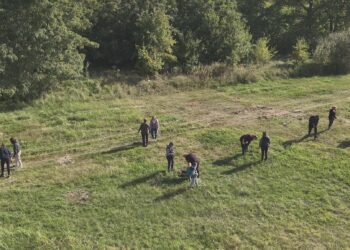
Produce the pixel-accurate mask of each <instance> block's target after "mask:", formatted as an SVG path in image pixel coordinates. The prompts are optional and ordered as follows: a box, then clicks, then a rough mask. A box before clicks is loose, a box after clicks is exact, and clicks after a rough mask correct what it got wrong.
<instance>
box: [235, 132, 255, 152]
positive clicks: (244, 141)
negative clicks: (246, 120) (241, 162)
mask: <svg viewBox="0 0 350 250" xmlns="http://www.w3.org/2000/svg"><path fill="white" fill-rule="evenodd" d="M256 139H258V137H257V136H256V135H251V134H246V135H242V136H241V138H239V141H240V142H241V147H242V155H245V154H246V153H247V151H248V146H249V144H250V143H251V142H252V141H254V140H256Z"/></svg>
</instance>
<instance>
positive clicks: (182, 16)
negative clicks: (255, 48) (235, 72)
mask: <svg viewBox="0 0 350 250" xmlns="http://www.w3.org/2000/svg"><path fill="white" fill-rule="evenodd" d="M177 7H178V12H177V13H178V15H177V16H176V18H175V28H176V29H177V30H178V31H179V32H180V36H179V37H180V38H182V39H183V38H187V39H191V41H188V42H189V44H192V48H195V49H196V51H195V52H192V53H190V54H192V55H199V62H200V63H204V64H210V63H213V62H225V63H228V64H235V63H238V62H240V61H241V60H242V59H244V58H245V57H247V55H248V54H249V52H250V48H251V47H250V39H251V37H250V35H249V33H248V32H247V30H246V26H245V23H244V22H243V20H242V18H241V15H240V14H239V12H238V11H237V6H236V3H235V1H226V0H192V1H185V0H178V1H177ZM179 45H183V48H178V49H177V51H186V50H188V49H189V47H188V46H187V45H186V44H185V43H181V42H180V44H179ZM186 47H187V48H186ZM187 54H188V53H187ZM178 57H181V56H180V55H179V56H178ZM189 58H191V59H193V58H194V57H193V56H191V57H189ZM182 59H184V58H182ZM182 63H183V64H187V62H182Z"/></svg>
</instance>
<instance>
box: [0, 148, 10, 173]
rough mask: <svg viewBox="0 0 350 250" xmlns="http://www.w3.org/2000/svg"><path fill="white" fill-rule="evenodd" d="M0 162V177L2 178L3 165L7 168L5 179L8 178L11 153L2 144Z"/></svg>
mask: <svg viewBox="0 0 350 250" xmlns="http://www.w3.org/2000/svg"><path fill="white" fill-rule="evenodd" d="M0 160H1V176H0V177H4V171H5V164H6V167H7V177H8V178H9V177H10V165H11V152H10V150H8V149H7V148H6V147H5V145H4V144H1V147H0Z"/></svg>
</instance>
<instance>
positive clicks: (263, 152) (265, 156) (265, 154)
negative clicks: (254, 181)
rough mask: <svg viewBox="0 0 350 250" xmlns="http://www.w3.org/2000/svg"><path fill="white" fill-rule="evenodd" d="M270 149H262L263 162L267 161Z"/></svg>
mask: <svg viewBox="0 0 350 250" xmlns="http://www.w3.org/2000/svg"><path fill="white" fill-rule="evenodd" d="M268 151H269V148H268V147H261V160H265V161H266V160H267V153H268Z"/></svg>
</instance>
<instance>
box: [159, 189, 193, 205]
mask: <svg viewBox="0 0 350 250" xmlns="http://www.w3.org/2000/svg"><path fill="white" fill-rule="evenodd" d="M187 190H188V188H185V187H182V188H178V189H176V190H174V191H171V192H168V193H165V194H163V195H161V196H159V197H157V198H155V199H154V201H155V202H161V201H166V200H170V199H173V198H174V197H176V196H178V195H180V194H183V193H185V192H186V191H187Z"/></svg>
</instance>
